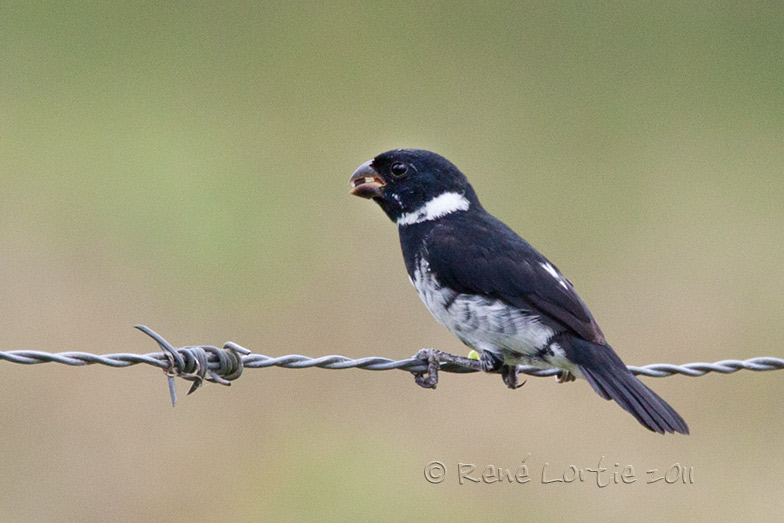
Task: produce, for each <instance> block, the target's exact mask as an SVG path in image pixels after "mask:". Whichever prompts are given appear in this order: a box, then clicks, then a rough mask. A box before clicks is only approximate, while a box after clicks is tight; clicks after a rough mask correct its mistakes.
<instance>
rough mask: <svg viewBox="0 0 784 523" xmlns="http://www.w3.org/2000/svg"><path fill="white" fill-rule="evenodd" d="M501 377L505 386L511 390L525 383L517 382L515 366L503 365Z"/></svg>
mask: <svg viewBox="0 0 784 523" xmlns="http://www.w3.org/2000/svg"><path fill="white" fill-rule="evenodd" d="M501 377H502V378H503V379H504V383H506V386H507V387H509V388H510V389H512V390H515V389H519V388H520V387H522V386H523V385H525V381H526V380H523V381H522V382H520V383H518V382H517V365H503V366H502V367H501Z"/></svg>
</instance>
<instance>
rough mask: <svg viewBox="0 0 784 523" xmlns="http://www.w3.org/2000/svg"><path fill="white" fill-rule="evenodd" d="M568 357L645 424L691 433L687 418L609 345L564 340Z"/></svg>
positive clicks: (662, 430)
mask: <svg viewBox="0 0 784 523" xmlns="http://www.w3.org/2000/svg"><path fill="white" fill-rule="evenodd" d="M564 345H566V346H565V347H564V349H566V355H567V357H568V358H569V359H570V360H572V361H573V362H574V363H576V364H577V366H578V368H579V369H580V371H582V373H583V376H584V377H585V379H586V380H588V383H590V384H591V387H593V390H595V391H596V392H597V393H598V394H599V396H601V397H602V398H604V399H606V400H610V399H612V400H615V401H616V402H617V403H618V405H620V406H621V407H623V408H624V409H625V410H626V411H627V412H629V413H630V414H631V415H632V416H634V417H635V418H637V421H639V422H640V423H641V424H642V425H643V426H644V427H645V428H647V429H649V430H652V431H654V432H658V433H659V434H664V433H665V432H670V433H672V432H680V433H681V434H688V433H689V427H688V425H686V422H685V421H683V418H682V417H681V416H680V414H678V413H677V412H675V409H673V408H672V407H670V406H669V405H668V404H667V402H666V401H664V400H663V399H661V398H660V397H659V396H658V395H657V394H656V393H655V392H653V391H652V390H651V389H649V388H648V387H646V386H645V385H644V384H643V382H641V381H640V380H638V379H637V378H636V377H635V376H634V374H632V373H631V372H630V371H629V369H627V368H626V365H625V364H624V363H623V361H621V358H619V357H618V355H617V354H615V351H613V350H612V348H611V347H610V346H609V345H597V344H595V343H591V342H589V341H586V340H582V339H579V338H575V337H570V339H569V340H568V341H567V342H566V343H565V344H564Z"/></svg>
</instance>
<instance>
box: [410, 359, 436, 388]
mask: <svg viewBox="0 0 784 523" xmlns="http://www.w3.org/2000/svg"><path fill="white" fill-rule="evenodd" d="M414 358H416V359H418V360H422V361H424V362H426V364H427V370H425V371H424V372H412V374H413V375H414V381H415V382H416V384H417V385H419V386H420V387H423V388H425V389H435V388H436V386H437V385H438V369H439V368H440V365H439V363H438V358H437V357H436V351H435V350H433V349H422V350H420V351H419V352H417V353H416V355H414Z"/></svg>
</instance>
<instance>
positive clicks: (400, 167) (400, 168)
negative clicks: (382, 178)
mask: <svg viewBox="0 0 784 523" xmlns="http://www.w3.org/2000/svg"><path fill="white" fill-rule="evenodd" d="M390 171H392V176H395V177H396V178H400V177H401V176H403V175H404V174H406V171H408V166H407V165H406V164H404V163H402V162H395V163H393V164H392V167H391V168H390Z"/></svg>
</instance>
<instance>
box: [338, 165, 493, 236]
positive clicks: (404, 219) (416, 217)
mask: <svg viewBox="0 0 784 523" xmlns="http://www.w3.org/2000/svg"><path fill="white" fill-rule="evenodd" d="M349 182H350V183H351V194H353V195H355V196H360V197H362V198H372V199H373V200H375V202H376V203H378V204H379V205H380V206H381V208H382V209H383V210H384V212H385V213H386V214H387V216H389V218H390V219H391V220H392V221H394V222H397V223H398V224H411V223H417V222H418V221H423V219H433V217H439V216H442V215H444V214H447V213H450V212H454V211H465V210H468V209H469V208H481V206H480V205H479V200H478V198H477V197H476V193H475V192H474V189H473V187H471V184H470V183H468V179H466V177H465V175H464V174H463V173H462V172H460V169H458V168H457V167H456V166H455V165H454V164H453V163H452V162H450V161H449V160H447V159H446V158H444V157H443V156H440V155H438V154H436V153H431V152H430V151H424V150H421V149H395V150H393V151H387V152H385V153H381V154H379V155H378V156H376V157H375V158H373V159H372V160H370V161H367V162H365V163H363V164H362V165H360V166H359V168H357V170H356V171H354V174H353V175H352V176H351V179H350V180H349ZM439 213H440V214H439Z"/></svg>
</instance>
